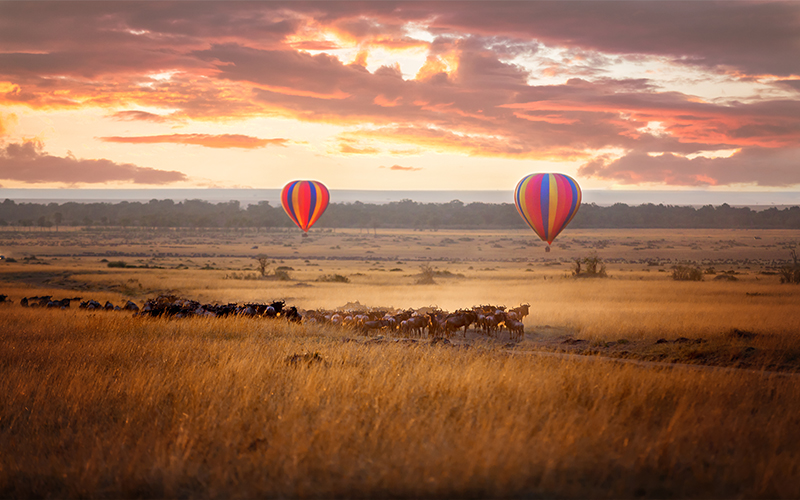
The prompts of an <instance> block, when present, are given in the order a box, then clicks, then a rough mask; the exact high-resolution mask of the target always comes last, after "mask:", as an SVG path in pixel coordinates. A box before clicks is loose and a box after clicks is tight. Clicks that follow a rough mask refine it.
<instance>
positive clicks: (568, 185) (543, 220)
mask: <svg viewBox="0 0 800 500" xmlns="http://www.w3.org/2000/svg"><path fill="white" fill-rule="evenodd" d="M581 197H582V193H581V188H580V186H579V185H578V183H577V182H575V180H574V179H573V178H571V177H569V176H568V175H564V174H531V175H528V176H526V177H524V178H523V179H522V180H521V181H519V184H517V188H516V190H515V191H514V204H515V205H516V207H517V211H518V212H519V214H520V216H522V218H523V219H524V220H525V222H526V223H527V224H528V226H530V228H531V229H533V232H535V233H536V235H537V236H539V238H541V239H542V240H544V241H546V242H547V244H548V245H549V244H551V243H553V240H555V239H556V236H558V234H559V233H560V232H561V231H562V230H563V229H564V228H565V227H566V226H567V224H569V223H570V221H571V220H572V219H573V217H575V214H576V213H577V212H578V208H580V206H581Z"/></svg>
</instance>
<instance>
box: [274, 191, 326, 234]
mask: <svg viewBox="0 0 800 500" xmlns="http://www.w3.org/2000/svg"><path fill="white" fill-rule="evenodd" d="M329 199H330V195H329V194H328V188H326V187H325V186H324V185H323V184H322V183H321V182H317V181H292V182H290V183H289V184H287V185H286V186H284V187H283V191H281V205H283V209H284V210H285V211H286V214H287V215H288V216H289V218H290V219H292V222H294V223H295V224H297V227H299V228H300V229H302V230H303V231H304V232H308V230H309V229H310V228H311V226H313V225H314V223H315V222H317V219H319V218H320V216H321V215H322V213H323V212H324V211H325V209H326V208H328V200H329Z"/></svg>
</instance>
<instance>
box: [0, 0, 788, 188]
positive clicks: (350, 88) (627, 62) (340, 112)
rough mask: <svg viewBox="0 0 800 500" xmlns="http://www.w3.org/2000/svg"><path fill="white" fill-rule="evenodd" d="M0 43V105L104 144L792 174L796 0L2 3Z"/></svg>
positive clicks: (671, 178)
mask: <svg viewBox="0 0 800 500" xmlns="http://www.w3.org/2000/svg"><path fill="white" fill-rule="evenodd" d="M64 33H69V36H64ZM0 47H2V50H0V106H9V107H10V106H15V107H18V108H24V109H27V110H30V111H31V113H34V114H36V113H38V114H41V115H42V116H46V115H47V113H51V112H55V111H59V110H69V111H70V112H80V111H81V110H84V109H90V108H91V109H100V110H102V112H103V113H104V114H105V116H106V119H107V120H109V121H113V123H112V125H113V126H114V127H116V128H115V129H114V132H104V133H103V134H104V135H108V137H101V138H99V139H100V140H101V141H103V142H104V143H106V147H113V146H112V144H115V143H127V144H157V143H173V144H189V145H200V146H204V147H209V148H227V149H255V148H264V147H266V146H270V145H276V146H286V145H287V144H289V143H297V142H299V141H297V140H295V139H294V137H295V136H292V135H290V134H289V133H288V132H284V130H283V129H276V130H278V131H277V132H275V134H276V135H279V136H280V137H286V138H275V139H261V138H258V137H253V136H250V135H238V134H224V133H221V132H220V133H213V132H210V133H205V134H197V133H181V134H168V135H153V128H152V127H156V126H157V125H158V124H168V123H179V124H180V125H181V127H182V129H181V130H182V131H191V130H192V128H191V127H192V125H193V124H195V123H198V122H203V124H204V125H205V126H204V127H203V128H202V130H203V131H204V132H207V131H208V130H209V128H208V127H209V126H212V127H213V124H216V123H221V122H225V123H228V124H229V123H231V122H237V121H238V122H239V123H245V122H246V121H247V120H257V119H259V118H265V119H275V120H285V122H282V123H287V124H288V123H291V124H292V125H291V126H290V127H287V129H286V130H287V131H288V130H292V132H294V133H297V137H300V136H302V137H300V138H302V139H305V138H307V137H312V136H313V137H314V141H315V142H314V144H312V148H313V149H315V150H316V151H324V153H325V156H328V157H331V158H336V159H337V161H338V160H342V161H344V160H353V161H356V160H357V158H359V157H364V156H376V155H398V156H402V155H411V154H424V153H431V152H433V153H437V154H440V155H458V156H472V157H483V158H486V157H494V158H503V159H511V160H520V161H522V160H525V161H554V162H559V161H560V162H577V161H579V162H581V164H582V165H583V167H581V169H580V173H581V175H583V176H586V177H592V178H595V179H599V180H605V181H609V182H612V183H626V184H637V183H655V184H659V183H660V184H670V185H715V184H718V185H722V184H725V185H728V184H740V183H744V184H748V183H749V184H756V185H769V186H784V185H791V184H793V183H798V182H800V181H796V180H794V179H796V175H795V174H794V173H793V172H795V171H800V166H798V165H796V164H793V163H792V162H791V157H792V155H793V154H794V153H795V152H797V151H798V150H800V51H799V50H800V49H798V47H800V3H797V2H781V1H778V2H761V1H737V2H671V1H658V0H656V1H647V2H616V1H602V0H600V1H571V2H552V1H526V2H518V1H512V2H505V1H500V2H488V1H477V2H473V1H470V2H416V1H414V2H402V1H401V2H337V1H331V2H290V3H287V2H283V3H278V2H215V1H211V2H105V3H84V2H0ZM15 109H16V108H15ZM143 110H147V111H143ZM20 116H22V115H20ZM120 122H124V123H120ZM7 123H9V122H8V121H7V120H6V121H4V118H3V117H0V134H3V131H4V129H6V133H8V131H7V129H8V126H7ZM312 124H313V125H312ZM148 127H149V128H148ZM184 127H185V128H184ZM304 127H305V128H304ZM323 129H324V130H325V131H326V132H324V133H325V134H327V135H326V136H325V137H320V136H318V135H316V134H321V133H322V132H320V131H321V130H323ZM211 130H213V128H212V129H211ZM221 130H231V129H230V128H224V129H221ZM240 130H260V131H261V130H266V129H263V128H260V129H245V128H241V129H240ZM310 130H314V132H310ZM304 132H305V133H306V135H303V134H304ZM38 133H39V132H38V131H37V132H35V133H33V134H30V135H27V137H33V136H37V134H38ZM112 133H113V134H115V135H114V136H111V134H112ZM267 134H269V135H271V134H270V133H267ZM91 135H99V134H98V133H96V132H95V133H93V134H91ZM9 147H11V146H9ZM7 149H8V147H7V148H6V150H7ZM730 150H738V151H739V152H738V153H736V154H734V155H733V156H730V157H727V158H724V157H721V156H723V154H722V152H724V151H730ZM8 154H9V153H8V152H7V151H6V152H5V153H4V155H5V156H4V158H6V157H7V156H8ZM38 154H39V156H41V157H45V156H47V155H45V154H43V153H41V152H39V153H38ZM698 154H702V155H705V156H708V157H705V156H696V155H698ZM276 156H277V155H276ZM343 156H344V159H343V158H342V157H343ZM348 157H349V158H348ZM51 158H52V157H51ZM61 160H63V161H73V160H74V159H70V158H62V159H61ZM3 161H6V160H3ZM74 161H104V160H74ZM287 161H288V160H287ZM415 163H416V160H415ZM453 163H454V162H442V165H443V166H442V167H437V168H453V167H447V166H446V165H448V164H453ZM456 163H457V162H456ZM48 164H49V163H48ZM115 165H116V168H117V170H118V171H119V168H120V167H122V166H126V167H132V168H135V169H136V168H139V167H133V166H131V165H117V164H115ZM747 165H750V168H748V167H747ZM395 166H396V167H399V166H397V165H395ZM386 168H387V170H391V169H394V167H386ZM399 168H405V169H408V167H399ZM418 168H422V167H418ZM570 168H574V166H571V167H570ZM395 170H396V169H395ZM430 170H432V168H428V167H426V172H427V171H430ZM154 172H162V171H154ZM176 173H177V172H176ZM452 173H453V175H458V174H457V171H455V170H453V171H452ZM76 175H78V174H76ZM153 175H156V174H153ZM131 178H132V177H131ZM30 182H33V181H30ZM43 182H44V181H43ZM76 182H77V181H76ZM131 182H138V181H131Z"/></svg>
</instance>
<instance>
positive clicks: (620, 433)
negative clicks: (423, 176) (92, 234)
mask: <svg viewBox="0 0 800 500" xmlns="http://www.w3.org/2000/svg"><path fill="white" fill-rule="evenodd" d="M9 311H10V312H9ZM5 312H9V313H8V314H4V321H3V323H2V326H0V346H1V347H0V367H2V368H0V370H2V376H0V450H2V453H0V496H2V497H16V498H27V497H39V496H51V497H132V496H136V497H187V496H188V497H241V498H252V497H257V496H270V497H274V496H281V497H331V496H370V497H371V496H419V495H421V496H478V497H486V496H492V497H507V496H515V495H523V496H545V497H552V496H559V497H586V496H590V497H611V498H618V497H633V496H648V497H659V498H662V497H704V498H708V497H734V496H735V497H739V496H744V497H770V498H771V497H788V498H796V497H797V496H798V495H800V449H799V448H798V446H797V443H798V442H799V440H800V425H798V424H800V422H798V418H800V417H798V415H800V386H798V385H797V384H796V379H795V377H792V376H778V375H762V374H755V373H749V372H736V373H730V372H721V371H702V372H698V371H696V370H685V369H673V370H663V369H652V368H644V367H635V366H619V365H616V364H614V363H613V362H606V361H594V362H588V363H587V362H580V361H573V360H564V359H550V358H540V357H532V356H530V355H526V354H511V353H509V352H506V351H504V350H502V349H495V348H488V347H484V348H479V347H474V348H472V349H463V348H458V347H430V346H428V345H426V344H422V343H418V344H408V343H394V342H384V343H373V344H371V343H367V342H342V340H341V334H340V333H339V332H337V331H330V330H327V329H324V328H320V327H315V328H308V327H304V326H297V325H287V324H283V323H280V322H269V321H263V320H262V321H259V320H246V319H229V320H222V321H220V320H200V319H194V320H184V321H168V320H144V319H141V320H133V321H132V320H131V318H129V317H127V316H124V315H119V314H100V313H98V314H87V313H84V312H82V311H69V312H64V311H43V310H39V311H32V310H23V309H21V308H16V309H10V310H8V311H4V313H5ZM304 352H317V353H319V354H320V355H321V357H322V358H323V360H324V362H322V363H313V364H311V365H310V366H306V365H305V364H303V363H300V364H298V365H289V364H287V363H286V361H285V360H286V358H287V356H289V355H291V354H295V353H304Z"/></svg>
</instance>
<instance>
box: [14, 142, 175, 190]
mask: <svg viewBox="0 0 800 500" xmlns="http://www.w3.org/2000/svg"><path fill="white" fill-rule="evenodd" d="M0 179H5V180H13V181H21V182H25V183H30V184H36V183H43V182H47V183H53V182H61V183H66V184H76V183H87V184H102V183H105V182H130V183H134V184H169V183H172V182H178V181H184V180H187V177H186V175H185V174H183V173H181V172H176V171H165V170H156V169H153V168H146V167H137V166H136V165H131V164H129V163H115V162H113V161H111V160H106V159H100V160H85V159H79V158H75V157H73V156H67V157H58V156H52V155H49V154H47V153H45V152H44V151H43V145H42V144H41V143H40V142H36V141H29V142H24V143H21V144H8V145H6V146H5V147H4V148H2V149H0Z"/></svg>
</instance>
